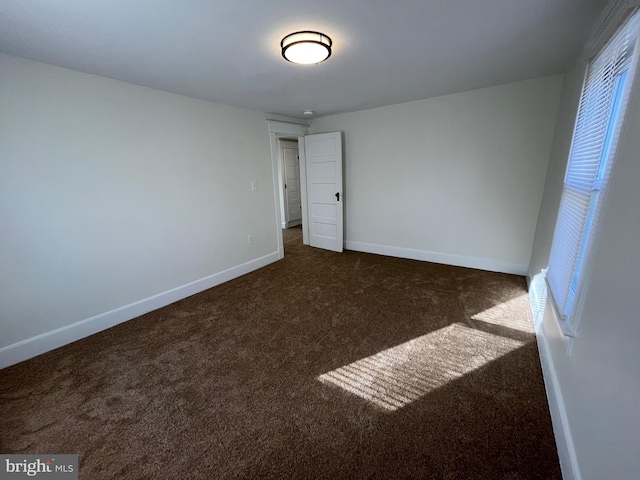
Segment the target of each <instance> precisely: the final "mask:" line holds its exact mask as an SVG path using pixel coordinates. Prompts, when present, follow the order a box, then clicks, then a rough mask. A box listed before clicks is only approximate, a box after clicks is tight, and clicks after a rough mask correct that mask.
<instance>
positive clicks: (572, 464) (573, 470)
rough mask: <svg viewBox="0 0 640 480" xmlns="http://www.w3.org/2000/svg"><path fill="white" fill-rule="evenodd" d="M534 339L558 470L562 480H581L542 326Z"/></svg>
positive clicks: (567, 421)
mask: <svg viewBox="0 0 640 480" xmlns="http://www.w3.org/2000/svg"><path fill="white" fill-rule="evenodd" d="M536 338H537V340H538V351H539V352H540V364H541V365H542V374H543V376H544V385H545V389H546V391H547V400H548V402H549V411H550V413H551V422H552V424H553V433H554V436H555V438H556V447H557V449H558V459H559V460H560V468H561V469H562V478H563V479H564V480H581V478H582V476H581V475H580V468H579V467H578V458H577V456H576V451H575V447H574V444H573V437H572V436H571V430H570V428H569V419H568V418H567V409H566V407H565V404H564V399H563V398H562V391H561V390H560V382H559V381H558V376H557V374H556V369H555V367H554V364H553V359H552V357H551V352H550V349H549V344H548V341H547V338H546V336H545V332H544V325H543V326H542V328H540V329H539V332H538V333H537V334H536Z"/></svg>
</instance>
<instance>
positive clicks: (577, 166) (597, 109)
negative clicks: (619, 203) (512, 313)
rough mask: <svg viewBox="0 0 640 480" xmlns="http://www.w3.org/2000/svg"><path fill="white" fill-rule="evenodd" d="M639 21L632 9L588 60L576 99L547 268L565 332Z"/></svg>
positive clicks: (569, 330) (601, 194)
mask: <svg viewBox="0 0 640 480" xmlns="http://www.w3.org/2000/svg"><path fill="white" fill-rule="evenodd" d="M639 24H640V14H639V13H636V14H634V15H633V16H632V17H631V18H630V19H629V21H627V23H626V24H625V25H623V26H622V27H621V28H620V30H618V32H617V33H616V34H615V35H614V37H613V38H612V39H611V41H610V42H609V43H608V44H607V45H606V46H605V47H604V48H603V50H602V51H601V52H600V54H598V55H597V56H596V57H595V59H594V60H593V61H592V62H591V63H590V64H589V67H588V69H587V74H586V77H585V83H584V86H583V90H582V95H581V98H580V105H579V107H578V116H577V119H576V124H575V128H574V133H573V141H572V143H571V151H570V153H569V162H568V165H567V171H566V174H565V179H564V187H563V191H562V197H561V200H560V209H559V211H558V218H557V220H556V228H555V232H554V237H553V243H552V247H551V254H550V258H549V269H548V272H547V281H548V283H549V288H550V291H551V295H552V298H553V300H554V303H555V305H556V308H557V310H558V312H559V314H560V316H561V318H562V320H563V325H562V327H563V330H564V331H565V333H566V334H568V335H573V332H574V331H575V327H576V319H575V316H574V315H573V314H574V313H575V311H574V310H575V306H576V303H577V300H578V296H579V292H580V291H581V288H582V286H583V283H584V278H585V269H586V267H587V266H588V262H589V259H590V258H591V255H592V251H593V249H594V244H595V238H596V235H595V234H596V231H597V230H598V223H599V219H600V216H601V213H602V208H603V201H604V199H605V197H606V190H607V187H608V185H609V179H610V177H611V169H612V167H613V163H614V162H613V160H614V158H615V151H616V145H617V140H618V137H619V135H620V130H621V128H622V120H623V118H624V111H625V107H626V104H627V100H628V97H629V93H630V90H631V84H632V83H633V82H632V80H633V78H632V77H633V73H634V71H635V65H636V63H637V60H636V59H637V56H638V52H637V50H638V48H637V46H636V43H637V37H638V25H639Z"/></svg>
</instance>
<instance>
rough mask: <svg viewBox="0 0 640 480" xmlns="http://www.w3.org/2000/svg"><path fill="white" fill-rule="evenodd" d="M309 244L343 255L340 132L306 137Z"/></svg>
mask: <svg viewBox="0 0 640 480" xmlns="http://www.w3.org/2000/svg"><path fill="white" fill-rule="evenodd" d="M304 157H305V170H306V191H307V192H306V193H307V208H308V224H309V226H308V229H309V232H308V233H309V245H311V246H312V247H318V248H324V249H326V250H333V251H335V252H342V249H343V244H344V224H343V209H342V205H343V198H342V133H341V132H333V133H320V134H317V135H305V137H304Z"/></svg>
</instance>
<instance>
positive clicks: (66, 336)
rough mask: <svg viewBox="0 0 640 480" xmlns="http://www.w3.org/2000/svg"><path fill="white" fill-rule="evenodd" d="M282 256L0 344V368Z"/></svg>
mask: <svg viewBox="0 0 640 480" xmlns="http://www.w3.org/2000/svg"><path fill="white" fill-rule="evenodd" d="M281 258H282V255H281V253H280V252H277V251H276V252H273V253H270V254H268V255H265V256H263V257H260V258H256V259H255V260H251V261H249V262H246V263H243V264H241V265H237V266H235V267H231V268H229V269H227V270H224V271H222V272H219V273H215V274H213V275H209V276H207V277H205V278H201V279H200V280H196V281H194V282H191V283H187V284H186V285H181V286H179V287H176V288H173V289H171V290H168V291H166V292H162V293H159V294H157V295H153V296H151V297H148V298H145V299H143V300H139V301H137V302H134V303H131V304H129V305H125V306H123V307H119V308H116V309H114V310H111V311H108V312H105V313H101V314H99V315H96V316H93V317H91V318H87V319H85V320H80V321H79V322H76V323H72V324H71V325H66V326H64V327H61V328H58V329H56V330H52V331H50V332H46V333H43V334H41V335H37V336H35V337H32V338H28V339H26V340H22V341H21V342H18V343H14V344H13V345H8V346H6V347H3V348H0V369H2V368H6V367H9V366H11V365H15V364H16V363H19V362H22V361H24V360H28V359H30V358H33V357H36V356H38V355H41V354H43V353H46V352H49V351H51V350H54V349H56V348H59V347H62V346H64V345H67V344H69V343H72V342H75V341H76V340H80V339H81V338H84V337H88V336H89V335H93V334H94V333H98V332H101V331H102V330H106V329H108V328H111V327H113V326H115V325H118V324H119V323H123V322H126V321H128V320H131V319H133V318H136V317H139V316H140V315H144V314H145V313H148V312H151V311H153V310H157V309H158V308H161V307H164V306H166V305H169V304H171V303H174V302H177V301H178V300H182V299H183V298H186V297H189V296H191V295H195V294H196V293H200V292H202V291H203V290H207V289H208V288H212V287H215V286H216V285H220V284H221V283H224V282H228V281H229V280H233V279H234V278H237V277H240V276H242V275H245V274H247V273H249V272H252V271H254V270H257V269H259V268H262V267H264V266H266V265H269V264H270V263H273V262H276V261H278V260H280V259H281Z"/></svg>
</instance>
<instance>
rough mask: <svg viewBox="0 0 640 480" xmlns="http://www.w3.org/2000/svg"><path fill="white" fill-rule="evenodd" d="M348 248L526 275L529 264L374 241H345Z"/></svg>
mask: <svg viewBox="0 0 640 480" xmlns="http://www.w3.org/2000/svg"><path fill="white" fill-rule="evenodd" d="M345 248H346V249H347V250H355V251H356V252H366V253H376V254H378V255H387V256H389V257H399V258H409V259H411V260H422V261H425V262H433V263H443V264H445V265H455V266H458V267H468V268H477V269H479V270H488V271H490V272H501V273H511V274H514V275H526V273H527V269H528V265H524V264H518V263H510V262H502V261H500V260H491V259H488V258H476V257H463V256H461V255H451V254H448V253H438V252H429V251H427V250H417V249H413V248H403V247H392V246H388V245H376V244H373V243H363V242H354V241H351V240H347V241H346V242H345Z"/></svg>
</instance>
